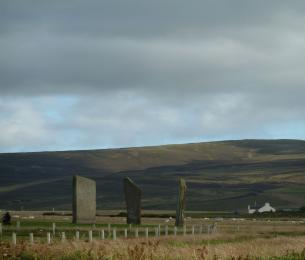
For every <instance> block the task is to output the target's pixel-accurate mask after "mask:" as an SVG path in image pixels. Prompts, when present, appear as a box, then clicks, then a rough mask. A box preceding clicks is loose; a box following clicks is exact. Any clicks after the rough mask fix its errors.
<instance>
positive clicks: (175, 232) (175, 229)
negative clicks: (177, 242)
mask: <svg viewBox="0 0 305 260" xmlns="http://www.w3.org/2000/svg"><path fill="white" fill-rule="evenodd" d="M174 236H177V227H176V226H175V227H174Z"/></svg>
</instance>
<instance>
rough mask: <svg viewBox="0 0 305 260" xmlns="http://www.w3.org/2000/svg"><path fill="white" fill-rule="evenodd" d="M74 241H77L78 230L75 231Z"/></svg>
mask: <svg viewBox="0 0 305 260" xmlns="http://www.w3.org/2000/svg"><path fill="white" fill-rule="evenodd" d="M75 239H76V240H79V231H78V230H76V231H75Z"/></svg>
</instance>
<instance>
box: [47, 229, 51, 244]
mask: <svg viewBox="0 0 305 260" xmlns="http://www.w3.org/2000/svg"><path fill="white" fill-rule="evenodd" d="M47 244H51V233H50V232H48V233H47Z"/></svg>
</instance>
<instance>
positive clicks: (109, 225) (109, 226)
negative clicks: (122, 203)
mask: <svg viewBox="0 0 305 260" xmlns="http://www.w3.org/2000/svg"><path fill="white" fill-rule="evenodd" d="M107 231H108V237H110V235H111V234H110V232H111V224H108V230H107Z"/></svg>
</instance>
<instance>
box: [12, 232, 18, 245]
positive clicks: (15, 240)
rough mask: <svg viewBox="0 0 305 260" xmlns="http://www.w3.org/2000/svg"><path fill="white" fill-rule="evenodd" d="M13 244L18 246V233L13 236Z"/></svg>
mask: <svg viewBox="0 0 305 260" xmlns="http://www.w3.org/2000/svg"><path fill="white" fill-rule="evenodd" d="M12 244H13V245H14V246H15V245H16V244H17V236H16V233H13V234H12Z"/></svg>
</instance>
